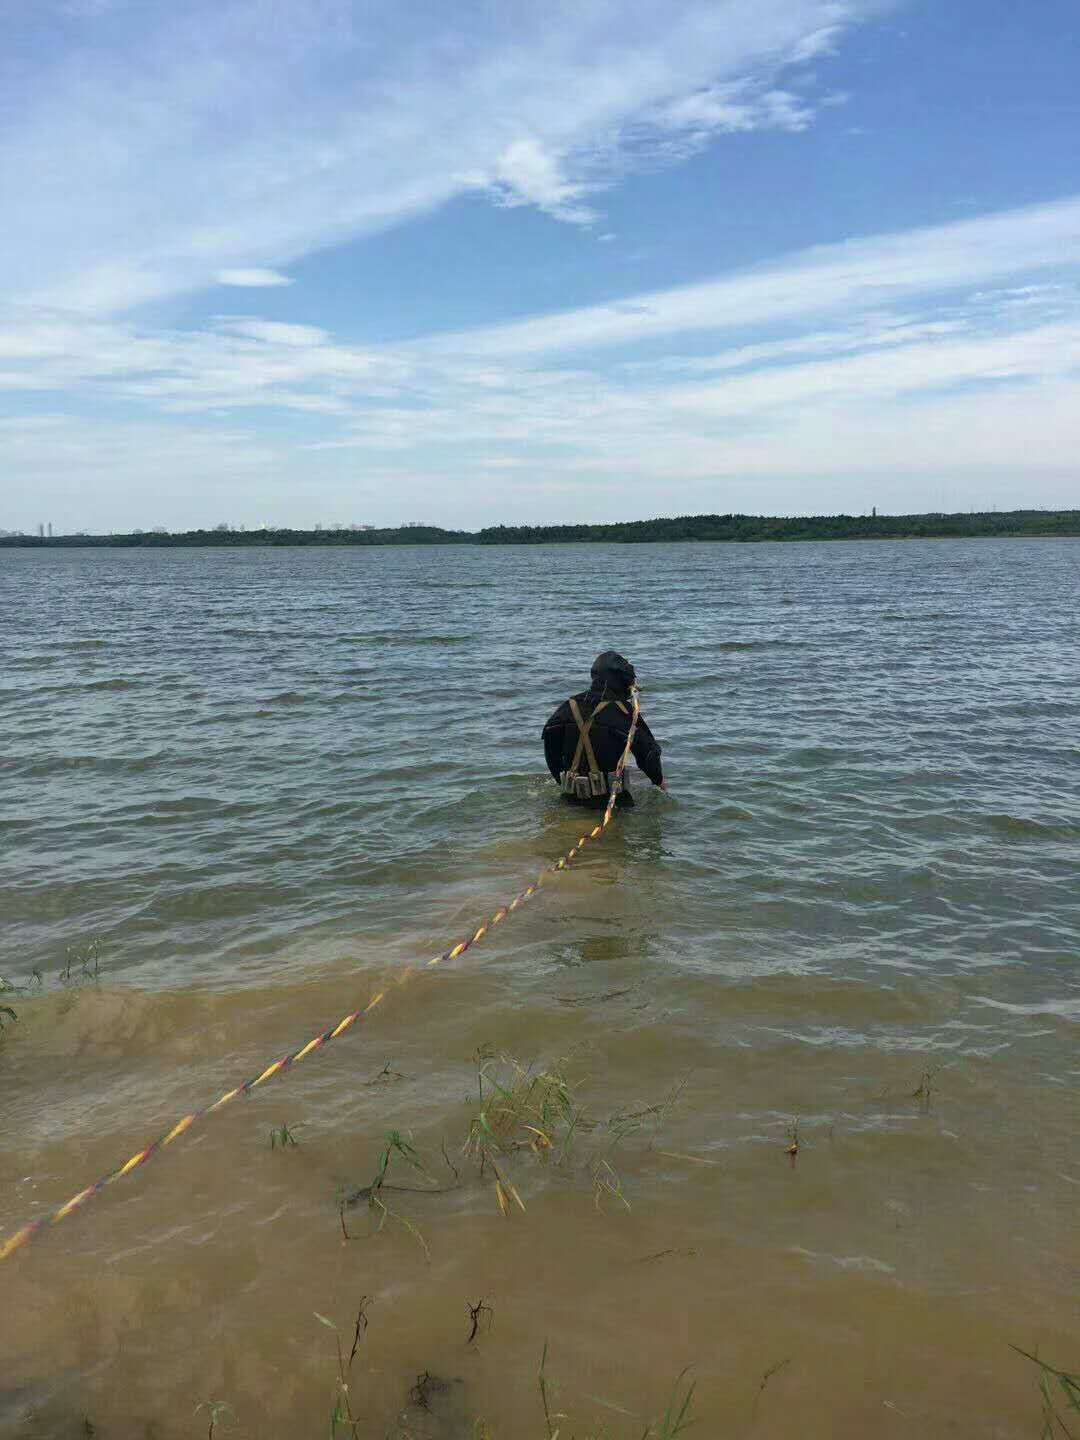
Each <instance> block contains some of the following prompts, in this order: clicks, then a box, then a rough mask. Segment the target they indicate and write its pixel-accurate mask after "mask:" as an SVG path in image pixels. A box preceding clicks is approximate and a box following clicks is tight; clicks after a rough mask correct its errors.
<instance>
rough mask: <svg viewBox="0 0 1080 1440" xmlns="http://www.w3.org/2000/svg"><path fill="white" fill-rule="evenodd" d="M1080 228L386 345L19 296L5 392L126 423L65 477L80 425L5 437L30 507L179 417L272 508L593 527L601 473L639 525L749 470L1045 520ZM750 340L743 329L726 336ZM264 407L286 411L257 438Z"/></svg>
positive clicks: (967, 225) (803, 257)
mask: <svg viewBox="0 0 1080 1440" xmlns="http://www.w3.org/2000/svg"><path fill="white" fill-rule="evenodd" d="M1077 236H1080V201H1067V202H1061V203H1060V204H1058V205H1056V206H1048V207H1040V208H1035V209H1027V210H1020V211H1016V212H1012V213H1010V214H1005V215H994V216H986V217H982V218H981V219H978V220H972V221H967V222H964V223H963V225H956V226H947V227H935V228H930V229H923V230H915V231H911V232H908V233H906V234H902V235H887V236H878V237H870V238H868V239H866V240H862V241H859V242H853V243H852V244H849V245H841V246H833V247H824V248H819V249H815V250H810V251H806V252H802V253H799V254H796V255H793V256H790V257H788V258H787V259H786V260H785V261H783V262H778V263H776V264H774V265H772V266H769V267H767V268H764V269H756V270H751V271H747V272H742V273H738V274H733V275H728V276H725V277H720V278H718V279H717V280H715V281H712V282H710V283H709V284H708V285H705V286H696V287H692V288H691V289H690V290H686V289H681V290H674V291H667V292H657V293H652V294H648V295H643V296H628V297H626V298H625V299H624V300H623V301H621V302H619V303H618V304H617V305H614V306H606V307H591V308H589V309H587V310H581V311H573V312H570V313H569V314H567V315H561V316H547V317H541V318H539V319H537V320H533V321H529V322H525V323H524V324H521V325H515V326H509V327H508V326H502V327H496V328H494V329H492V328H484V329H479V330H476V331H472V332H469V333H466V334H463V335H457V336H439V337H435V338H431V339H428V340H421V341H417V342H413V343H410V344H407V345H406V344H398V345H393V344H391V345H380V346H366V347H364V346H355V345H348V344H343V343H341V342H339V341H338V340H337V339H336V338H335V337H334V336H333V335H332V334H330V333H329V332H328V331H326V330H324V329H321V328H318V327H315V326H308V325H299V324H285V323H282V322H279V321H270V320H265V319H262V318H260V317H258V316H254V315H245V316H227V317H220V318H218V319H217V320H216V321H215V322H214V323H213V325H212V326H210V327H208V328H205V329H202V330H198V331H168V330H161V329H157V330H149V329H147V328H146V327H141V326H136V325H132V324H129V323H124V322H121V321H116V320H103V319H94V318H89V317H86V316H82V315H79V314H77V313H71V312H59V311H56V310H45V309H41V308H39V307H34V306H30V305H25V304H24V305H19V306H14V307H9V309H8V311H7V312H0V388H3V387H7V388H9V389H21V390H31V389H33V390H37V391H40V392H43V393H46V394H49V393H59V394H61V395H65V396H70V397H74V398H75V399H78V400H80V401H83V402H85V401H87V400H92V401H93V402H94V403H95V406H97V405H98V402H104V403H105V404H107V406H108V407H109V413H114V412H115V410H116V408H117V407H126V413H128V414H129V416H130V417H131V419H130V421H129V423H128V427H127V428H128V430H129V431H130V433H129V434H128V435H127V439H123V438H122V433H121V432H122V430H123V427H122V426H121V425H120V422H116V423H115V424H114V425H112V427H111V428H110V427H105V426H103V425H97V426H95V427H94V430H93V434H94V435H95V436H96V437H97V438H96V439H95V440H94V441H93V444H92V446H91V447H90V450H89V451H88V452H87V454H88V455H89V457H90V458H88V459H86V460H85V462H84V460H83V459H82V458H80V451H79V444H80V442H79V426H80V424H81V422H76V421H74V420H70V421H68V420H66V419H61V418H59V417H53V418H52V419H51V420H49V421H48V423H44V422H41V423H34V424H30V423H27V424H25V425H23V426H22V427H21V428H20V427H18V426H16V427H15V428H14V429H13V428H11V427H10V426H9V427H8V428H6V429H4V430H2V431H0V445H2V446H3V448H4V450H5V454H6V462H7V463H6V466H5V469H6V473H8V474H12V475H15V474H18V475H21V476H23V477H25V478H27V479H29V480H31V481H32V487H30V488H28V491H27V494H28V497H29V496H30V495H32V496H33V497H34V500H33V503H35V504H36V503H37V496H38V494H39V493H44V492H45V491H47V490H48V489H49V487H50V486H53V487H58V488H59V491H61V492H64V487H65V486H67V485H68V483H69V482H68V480H67V479H66V478H65V477H67V476H69V475H70V474H81V475H84V476H86V477H89V478H88V480H87V483H93V484H95V485H96V484H99V483H100V484H101V485H102V486H107V487H109V488H110V489H113V488H115V487H116V486H118V485H121V484H128V483H130V484H132V485H137V484H138V468H139V462H140V457H141V462H142V464H143V466H144V469H146V470H147V473H154V474H156V473H157V468H156V467H157V455H156V451H155V450H154V448H153V447H155V446H158V445H160V444H163V443H167V442H166V440H165V439H163V437H167V436H168V435H170V434H173V433H176V434H180V433H182V432H180V431H179V430H176V429H175V428H174V429H170V424H173V425H174V426H175V421H173V422H170V421H169V417H170V416H172V417H176V416H178V415H181V414H183V415H186V416H190V417H198V418H192V419H191V420H189V422H188V423H189V424H191V426H192V434H193V435H194V436H195V437H196V438H195V439H194V440H193V441H192V444H191V447H189V448H188V449H185V448H184V446H183V445H179V446H178V447H177V448H178V453H180V454H183V455H185V456H186V457H187V459H188V460H189V462H190V463H192V464H198V465H199V466H200V467H202V468H201V469H200V475H201V476H202V477H203V479H204V480H206V479H207V477H212V476H218V477H219V479H220V480H221V483H222V484H223V485H232V484H233V480H232V479H231V478H230V477H232V476H235V475H238V474H240V475H249V474H255V473H262V472H263V471H272V472H273V474H274V476H275V477H276V480H275V482H274V483H275V484H276V485H278V486H279V487H280V489H281V490H282V491H283V492H284V491H288V490H289V488H290V487H292V489H294V490H296V492H297V494H298V495H299V496H301V497H302V496H303V495H304V494H305V493H307V491H306V487H308V486H309V485H312V486H316V487H323V488H322V489H321V490H320V491H319V493H320V494H322V493H325V494H327V495H330V494H333V495H334V496H337V495H338V494H339V493H341V494H347V493H348V492H347V491H340V490H339V489H335V488H334V487H341V486H343V485H347V484H348V483H354V484H361V483H365V484H366V483H367V481H366V480H365V481H362V477H368V478H370V477H372V476H374V475H376V474H377V475H378V476H379V477H380V479H379V482H378V484H379V486H380V487H381V488H382V490H383V491H384V492H385V494H386V497H387V498H386V500H385V502H384V503H385V505H386V506H387V507H389V506H391V504H393V506H395V507H396V506H398V505H399V504H401V503H404V501H405V500H406V499H407V498H408V497H409V496H413V495H415V496H420V495H422V494H424V495H426V496H427V500H426V501H425V502H424V505H423V509H424V513H425V514H428V515H431V516H432V518H435V519H441V520H444V521H447V522H452V523H458V524H460V523H473V522H474V521H475V520H477V519H478V518H483V517H484V516H485V515H489V513H490V512H484V511H483V510H481V509H473V510H471V511H470V510H469V509H468V506H469V505H471V504H474V503H475V504H476V505H479V501H478V500H476V499H475V497H476V483H477V482H475V481H474V478H473V477H477V476H484V475H486V476H487V477H488V480H489V483H490V481H491V477H492V476H493V475H497V474H502V475H504V476H505V480H504V481H503V482H502V483H501V484H500V505H503V504H505V506H506V510H505V514H506V515H507V516H512V515H513V514H514V513H515V509H514V507H515V506H516V505H518V504H524V503H525V501H524V499H523V498H522V497H524V496H526V495H529V496H532V497H533V502H534V501H535V500H536V497H538V496H543V495H548V496H550V497H552V498H553V503H554V497H555V496H556V494H557V491H558V487H559V486H565V485H568V484H574V483H577V484H578V485H579V487H581V489H580V494H581V497H582V498H580V500H579V501H578V502H577V503H578V505H579V508H578V509H577V512H576V513H578V514H588V513H596V512H595V511H590V509H589V508H588V507H589V504H590V502H588V501H587V500H586V499H585V498H584V497H586V496H588V495H589V494H593V493H595V494H596V495H597V496H599V495H600V494H601V493H602V492H601V490H600V489H597V490H595V492H594V491H593V488H592V487H595V486H601V487H602V486H606V485H607V484H608V483H609V481H610V482H611V483H612V484H615V482H616V481H618V482H619V483H620V484H622V485H623V486H625V488H626V492H627V494H630V495H635V494H636V495H637V496H638V497H639V498H638V499H637V500H635V502H634V505H635V509H636V510H638V512H639V513H640V510H641V507H642V506H644V507H645V509H648V508H649V506H650V504H653V502H652V501H651V500H650V499H649V497H650V496H653V497H655V495H656V494H657V493H660V491H662V493H664V494H665V495H667V494H670V495H671V496H672V497H674V496H676V495H677V496H679V497H681V498H680V499H679V500H678V502H677V503H678V505H680V506H687V507H690V508H694V509H698V510H700V509H708V508H716V506H717V504H719V503H720V502H719V501H718V500H717V496H716V489H715V487H716V486H717V485H718V484H720V483H721V481H722V482H723V484H724V485H725V486H727V487H735V492H736V493H738V494H741V495H742V496H743V499H742V501H741V502H740V503H741V505H742V508H751V509H753V508H758V509H760V508H762V502H761V501H760V499H759V500H758V501H757V503H756V504H754V503H752V497H751V491H750V490H748V489H747V488H746V487H747V486H752V485H753V484H755V483H760V482H762V480H763V479H764V480H767V481H768V483H769V497H770V500H769V504H768V505H767V506H766V508H772V509H775V508H788V509H802V510H805V509H807V508H811V509H812V508H822V503H823V502H822V501H821V499H820V498H815V496H814V494H813V493H811V492H810V491H808V490H807V489H806V482H807V477H812V476H815V475H816V476H819V477H827V476H830V475H831V476H833V477H840V478H839V479H835V480H834V481H829V480H827V479H822V482H821V483H822V484H823V485H827V486H828V490H827V493H828V495H829V496H830V500H831V503H832V504H834V505H835V504H839V503H841V502H840V501H839V500H838V499H837V498H836V497H837V496H838V495H840V494H845V495H846V494H847V493H848V491H847V490H846V489H844V487H845V486H851V487H854V486H855V485H856V484H857V483H861V482H860V481H859V477H865V478H866V479H867V480H868V481H869V480H872V481H873V482H874V484H875V486H878V487H880V488H879V489H878V490H877V491H876V495H877V501H878V503H880V504H883V505H884V504H890V503H894V502H892V501H890V500H889V499H888V498H887V497H888V495H889V494H890V493H892V492H891V491H890V488H889V487H890V486H893V487H899V486H901V483H903V484H905V485H907V486H908V491H907V492H906V493H908V495H909V501H908V505H909V508H919V506H920V505H923V506H924V507H926V508H938V506H939V504H940V495H939V492H938V490H937V489H936V487H937V486H938V484H939V479H940V477H941V476H947V477H952V480H951V481H950V483H952V482H953V481H955V483H956V484H957V485H958V486H960V485H962V486H963V487H966V488H965V489H964V492H963V493H964V494H965V495H970V502H967V501H965V502H964V503H973V504H974V503H980V501H979V497H980V493H981V494H983V495H984V496H985V484H987V483H990V482H989V481H988V480H987V479H986V477H987V476H991V477H994V476H996V477H999V480H1000V488H999V490H997V491H995V496H996V497H997V498H1000V499H1001V500H1002V503H1010V495H1009V492H1008V485H1009V484H1012V486H1013V491H1012V497H1011V498H1012V501H1013V502H1016V501H1024V502H1026V501H1030V502H1031V503H1055V502H1056V503H1061V504H1064V503H1069V502H1070V501H1073V500H1074V498H1075V496H1074V492H1075V460H1074V458H1072V457H1074V456H1075V454H1076V453H1080V451H1078V448H1077V447H1080V287H1078V286H1077V285H1076V283H1075V281H1074V280H1073V279H1071V277H1070V275H1069V274H1068V273H1066V272H1067V270H1068V267H1065V266H1063V265H1062V264H1061V262H1062V258H1063V257H1064V256H1067V255H1069V254H1075V253H1077V251H1078V250H1080V247H1078V246H1077V245H1076V243H1075V242H1076V238H1077ZM1076 268H1077V267H1076V266H1074V267H1072V269H1073V272H1074V273H1075V271H1076ZM1051 270H1054V271H1059V272H1060V273H1054V274H1053V275H1051V274H1049V273H1048V272H1049V271H1051ZM747 326H751V327H756V328H757V329H758V330H759V333H761V336H762V338H760V339H756V340H754V341H753V342H751V343H746V342H745V341H744V339H743V336H742V332H743V330H744V329H745V328H746V327H747ZM732 331H734V332H736V333H735V334H734V336H731V335H730V332H732ZM617 344H622V345H623V348H621V349H614V348H613V347H615V346H616V345H617ZM627 346H628V347H630V348H629V349H628V348H626V347H627ZM575 350H576V351H577V352H578V353H577V354H572V352H574V351H575ZM567 352H571V354H572V358H569V359H568V358H567ZM84 408H85V405H84ZM102 408H104V407H102ZM266 411H276V412H278V413H279V415H280V416H281V417H286V418H288V419H289V420H290V423H289V424H283V423H278V424H276V425H275V426H274V427H273V429H272V431H270V432H269V434H270V435H271V436H272V438H269V437H268V434H267V432H266V431H264V429H263V427H262V426H261V425H260V424H259V420H258V417H259V415H260V414H261V413H264V412H266ZM222 412H225V414H226V416H227V419H226V421H225V423H223V424H221V425H220V433H221V434H222V435H223V437H224V442H225V443H224V444H223V447H222V449H221V452H220V454H215V453H214V450H213V445H212V444H211V442H210V440H209V438H208V437H210V436H212V435H213V434H214V433H218V431H217V429H216V428H215V427H217V426H218V424H219V422H218V421H217V419H216V417H218V416H219V415H221V414H222ZM144 447H148V448H144ZM249 449H250V452H251V456H252V457H255V458H253V459H252V460H251V463H250V466H248V462H247V461H246V460H245V459H244V457H245V455H246V454H247V452H248V450H249ZM172 463H173V457H172V456H170V459H169V464H170V465H172ZM110 466H112V467H113V468H112V469H110ZM245 466H248V468H247V469H245ZM170 473H172V472H171V471H170ZM348 476H352V477H353V480H352V482H348V481H347V479H346V478H345V477H348ZM1010 476H1011V477H1012V478H1011V479H1010V478H1009V477H1010ZM395 477H398V479H399V480H400V483H398V482H397V481H396V480H395ZM770 477H771V478H770ZM843 477H848V478H847V479H844V478H843ZM774 482H775V483H774ZM200 483H202V482H200ZM246 483H247V482H246V480H245V481H244V484H246ZM372 483H374V482H372ZM980 484H981V485H983V486H984V490H983V491H982V492H980V491H979V490H978V486H979V485H980ZM994 484H995V485H997V484H998V480H994ZM650 487H651V488H650ZM658 487H659V490H658ZM739 487H742V488H739ZM837 487H839V488H837ZM1020 487H1022V488H1020ZM1070 487H1071V488H1070ZM65 493H66V492H65ZM436 493H438V494H443V493H445V494H446V495H447V497H448V498H447V500H446V502H445V508H444V509H442V510H439V509H438V507H437V506H436V505H432V504H431V503H430V500H431V496H432V494H436ZM725 493H726V492H725ZM200 494H202V492H201V491H200ZM920 495H921V497H922V498H921V499H919V498H918V497H919V496H920ZM470 496H471V497H473V499H470V498H469V497H470ZM912 497H914V498H912ZM533 502H530V503H533ZM27 503H30V502H29V498H28V501H27ZM191 503H192V506H193V507H194V506H195V504H196V502H195V500H193V501H192V502H191ZM198 503H199V504H200V505H205V503H207V502H206V501H205V498H204V499H202V500H199V502H198ZM290 503H292V502H290ZM300 503H301V502H300V500H297V501H296V504H297V505H299V504H300ZM326 503H327V504H330V503H331V501H330V500H327V502H326ZM342 503H344V501H343V502H342ZM417 503H419V501H417ZM561 503H562V502H560V504H561ZM596 503H599V500H597V502H596ZM730 503H734V502H730ZM845 503H846V502H845ZM958 503H959V501H958ZM333 504H334V508H335V509H336V508H337V501H336V500H335V501H334V502H333ZM674 504H676V501H675V499H674V498H672V499H671V500H670V502H669V505H668V508H670V507H671V505H674ZM727 506H728V502H725V503H724V504H722V505H721V508H727ZM463 507H464V508H463ZM346 508H347V507H346ZM653 508H655V505H654V504H653ZM825 508H828V504H826V506H825ZM342 513H344V512H342ZM400 514H401V512H400V510H398V509H396V508H394V509H390V510H388V511H387V510H384V511H383V512H381V517H382V518H385V519H388V520H389V519H394V518H395V517H399V516H400ZM188 518H189V520H191V521H192V522H194V521H196V520H198V519H200V518H205V516H204V514H203V512H202V510H194V513H191V514H190V515H189V517H188ZM296 518H297V519H302V518H303V513H300V514H298V515H297V516H296ZM32 521H33V517H32V516H26V517H25V519H24V520H19V519H18V518H17V517H12V516H10V515H9V518H8V519H7V522H6V523H7V524H9V525H10V524H12V523H30V522H32ZM0 523H4V522H3V521H2V520H0ZM133 523H134V522H133ZM168 523H172V522H171V519H170V520H169V522H168Z"/></svg>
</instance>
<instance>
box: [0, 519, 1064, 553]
mask: <svg viewBox="0 0 1080 1440" xmlns="http://www.w3.org/2000/svg"><path fill="white" fill-rule="evenodd" d="M1024 535H1029V536H1036V535H1042V536H1053V535H1059V536H1067V535H1071V536H1080V510H994V511H983V512H981V513H979V514H955V515H944V514H927V515H797V516H770V515H686V516H681V517H679V518H677V519H670V520H663V519H659V520H622V521H617V522H615V523H613V524H610V525H491V526H488V527H487V528H486V529H483V530H478V531H468V530H442V529H440V528H439V527H438V526H437V525H404V526H398V527H395V528H392V529H385V530H352V529H349V530H344V529H342V530H226V529H221V528H218V529H214V530H188V531H185V532H183V533H182V534H173V535H169V534H163V533H161V532H160V531H149V532H145V533H144V532H138V531H136V532H135V533H133V534H130V535H54V536H51V537H41V536H37V535H6V536H0V546H21V547H27V548H33V547H41V548H46V547H51V548H71V547H74V546H86V545H90V546H124V547H140V548H143V549H163V548H180V547H190V546H201V545H214V546H233V547H236V546H269V545H552V544H582V543H590V542H592V543H596V542H599V543H603V544H609V545H641V544H650V543H655V542H658V541H674V540H697V541H735V542H739V543H749V542H760V541H763V540H774V541H775V540H782V541H789V540H792V541H793V540H917V539H948V538H961V537H964V536H1024Z"/></svg>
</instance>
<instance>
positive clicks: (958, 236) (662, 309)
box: [432, 197, 1080, 357]
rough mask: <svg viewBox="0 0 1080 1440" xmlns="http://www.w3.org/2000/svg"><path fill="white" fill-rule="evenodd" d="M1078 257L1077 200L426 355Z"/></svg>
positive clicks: (518, 345)
mask: <svg viewBox="0 0 1080 1440" xmlns="http://www.w3.org/2000/svg"><path fill="white" fill-rule="evenodd" d="M1078 253H1080V197H1076V198H1071V199H1068V200H1063V201H1060V202H1058V203H1055V204H1052V205H1043V206H1033V207H1030V208H1027V209H1022V210H1015V211H1007V212H1005V213H1002V214H998V215H990V216H981V217H979V218H978V219H973V220H963V221H959V222H957V223H955V224H952V225H942V226H935V227H928V228H924V229H917V230H910V231H904V232H898V233H895V234H888V235H875V236H870V237H867V238H865V239H860V240H851V241H848V242H846V243H842V244H834V245H822V246H818V247H815V248H813V249H811V250H807V251H805V252H803V253H802V254H800V255H798V256H795V257H789V258H787V259H784V260H781V261H778V262H776V263H774V264H771V265H764V266H759V267H755V268H752V269H748V270H744V271H741V272H739V273H737V274H734V275H728V276H724V277H722V278H720V279H717V280H712V281H707V282H705V283H704V284H699V285H686V286H681V287H678V288H676V289H671V290H662V291H656V292H653V293H650V294H646V295H639V296H635V297H633V299H632V301H629V302H627V301H621V302H616V303H614V304H610V305H593V306H587V307H585V308H582V309H578V310H573V311H567V312H562V313H557V314H554V315H549V316H541V317H538V318H536V319H531V320H524V321H520V322H518V323H515V324H510V325H497V326H491V327H489V328H487V329H484V330H479V331H475V330H474V331H471V332H469V333H467V334H464V335H448V336H444V337H439V338H438V339H437V340H435V341H433V342H432V345H433V347H434V348H437V349H445V350H447V351H459V350H463V351H467V352H468V353H469V354H473V355H482V356H487V357H495V356H514V355H529V354H542V353H556V352H569V351H574V350H583V349H588V348H591V347H598V346H613V345H627V344H634V343H636V342H639V341H643V340H653V339H656V338H658V337H663V336H669V335H674V334H686V333H690V332H694V331H701V332H706V331H712V330H737V329H740V328H745V327H748V326H754V325H759V326H760V325H771V324H777V323H786V322H789V321H791V320H792V319H793V318H795V317H804V316H811V315H824V314H828V313H830V312H833V311H837V310H847V311H849V312H858V311H860V310H868V309H874V308H879V307H880V306H882V305H887V304H896V303H903V302H904V301H905V300H906V299H908V298H909V297H911V296H919V295H923V296H929V295H935V294H938V293H942V292H950V291H956V290H958V289H970V288H971V287H975V286H983V285H988V284H993V283H995V282H997V281H1002V280H1005V279H1007V278H1008V277H1010V276H1015V275H1023V274H1029V273H1032V272H1035V273H1038V272H1040V271H1048V270H1055V269H1058V268H1060V267H1064V266H1066V265H1067V264H1068V263H1069V262H1070V260H1071V259H1072V257H1074V256H1076V255H1077V254H1078Z"/></svg>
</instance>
